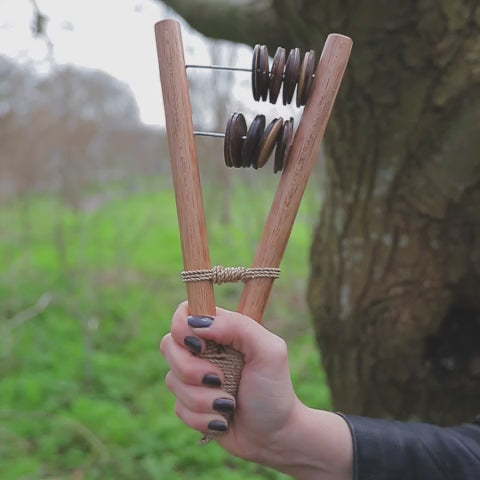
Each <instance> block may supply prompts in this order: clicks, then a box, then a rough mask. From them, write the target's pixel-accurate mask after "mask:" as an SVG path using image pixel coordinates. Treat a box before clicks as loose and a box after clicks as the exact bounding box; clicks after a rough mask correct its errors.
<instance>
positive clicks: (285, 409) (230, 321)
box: [160, 303, 353, 480]
mask: <svg viewBox="0 0 480 480" xmlns="http://www.w3.org/2000/svg"><path fill="white" fill-rule="evenodd" d="M187 317H188V309H187V304H186V303H182V304H181V305H180V306H179V307H178V309H177V311H176V312H175V314H174V316H173V321H172V329H171V333H169V334H167V335H166V336H165V337H164V338H163V340H162V342H161V345H160V349H161V351H162V353H163V355H164V356H165V358H166V359H167V361H168V363H169V365H170V368H171V370H170V372H169V373H168V374H167V378H166V382H167V386H168V388H169V389H170V390H171V391H172V392H173V393H174V394H175V395H176V397H177V403H176V406H175V410H176V413H177V415H178V416H179V417H180V419H181V420H182V421H183V422H185V423H186V424H187V425H189V426H190V427H192V428H194V429H196V430H199V431H200V432H207V431H209V430H212V429H213V430H216V431H218V430H223V429H225V430H226V431H225V434H223V435H219V436H218V438H217V442H218V443H219V444H220V445H221V446H222V447H224V448H225V449H226V450H228V451H229V452H230V453H232V454H233V455H235V456H238V457H241V458H244V459H246V460H249V461H253V462H256V463H262V464H265V465H268V466H271V467H273V468H276V469H278V470H281V471H284V472H286V473H290V474H295V476H296V477H297V478H300V477H301V478H305V479H306V478H316V479H319V478H325V479H327V478H328V479H334V478H335V479H342V480H343V479H350V478H351V458H352V456H353V454H352V452H351V450H352V448H351V437H350V432H349V430H348V427H347V426H346V423H345V421H344V420H343V419H342V418H341V417H339V416H338V415H334V414H332V413H329V412H322V411H318V410H312V409H309V408H307V407H306V406H305V405H303V404H302V403H301V402H300V400H299V399H298V398H297V396H296V394H295V392H294V389H293V386H292V382H291V379H290V368H289V362H288V350H287V346H286V343H285V341H284V340H282V339H281V338H280V337H278V336H276V335H274V334H272V333H271V332H269V331H268V330H267V329H265V328H264V327H263V326H261V325H259V324H258V323H257V322H255V321H254V320H252V319H251V318H249V317H247V316H245V315H242V314H239V313H236V312H231V311H228V310H224V309H221V308H217V314H216V316H215V318H214V319H212V320H211V321H210V320H209V319H208V318H207V319H204V320H202V319H195V318H193V320H192V319H191V318H190V319H189V320H188V321H187ZM192 325H193V326H192ZM206 340H213V341H215V342H217V343H219V344H222V345H230V346H232V347H233V348H235V349H236V350H239V351H241V352H242V353H243V354H244V356H245V366H244V369H243V372H242V378H241V382H240V388H239V393H238V398H237V401H236V403H235V399H234V398H232V397H231V396H230V395H228V394H227V393H225V392H224V391H223V390H221V383H222V382H223V380H224V377H223V373H222V371H221V370H220V368H219V367H217V366H216V365H214V364H212V363H211V362H209V361H208V360H205V359H202V358H198V357H197V356H195V355H197V354H199V353H200V352H201V351H203V350H204V348H205V341H206ZM194 354H195V355H194ZM229 406H230V407H231V408H232V409H233V410H234V416H233V418H232V420H231V421H230V424H229V425H227V424H226V421H225V418H224V417H223V416H222V415H221V412H220V411H219V410H218V408H219V407H221V408H223V409H226V408H227V407H229ZM337 434H338V435H340V438H341V440H342V442H341V443H340V444H339V443H338V442H336V441H335V435H337ZM332 435H333V442H332V438H331V436H332ZM322 441H325V442H326V443H325V444H324V445H323V447H322V448H320V446H319V445H322V443H319V442H322ZM343 441H345V443H346V445H347V447H346V448H344V451H340V453H339V452H337V450H338V449H339V448H343V447H344V445H343ZM310 453H311V455H310ZM337 453H339V455H340V456H339V458H338V462H337V459H336V456H338V455H337ZM332 455H333V457H332ZM333 460H335V462H333ZM337 463H338V464H339V465H340V467H339V465H337ZM338 467H339V468H338ZM343 474H345V476H343ZM328 475H330V476H328Z"/></svg>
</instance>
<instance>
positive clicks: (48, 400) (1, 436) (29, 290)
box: [0, 179, 330, 480]
mask: <svg viewBox="0 0 480 480" xmlns="http://www.w3.org/2000/svg"><path fill="white" fill-rule="evenodd" d="M265 182H266V184H265V185H262V184H260V183H258V181H257V183H256V184H255V183H254V182H253V181H252V185H249V186H246V185H245V183H242V182H240V181H238V182H237V184H236V185H235V186H234V187H235V188H232V198H231V205H232V212H231V221H230V223H229V224H227V225H226V224H222V222H221V221H220V218H221V209H222V198H221V197H220V196H219V195H220V194H219V192H218V191H217V190H218V189H216V188H213V186H210V187H209V186H208V185H207V187H206V188H205V189H204V190H205V192H206V193H205V201H206V205H207V213H208V228H209V242H210V248H211V256H212V262H213V263H214V264H223V265H245V266H248V265H249V264H250V263H251V261H252V258H253V255H254V252H255V248H256V245H257V243H258V240H259V238H260V234H261V230H262V228H263V225H264V221H265V217H266V214H267V212H268V209H269V205H270V202H271V198H272V195H273V194H272V191H273V190H272V188H273V187H272V185H273V183H272V181H270V180H268V181H265ZM107 193H108V195H106V194H107ZM102 194H103V195H104V201H103V202H102V203H100V204H99V205H97V208H95V209H93V210H85V209H74V208H71V207H68V206H66V205H65V204H63V203H62V202H61V201H60V200H59V199H58V198H56V197H54V196H33V197H31V198H26V199H23V201H22V202H19V203H16V204H12V205H9V206H5V207H4V208H3V209H2V210H1V211H0V264H1V270H0V478H2V479H7V480H10V479H24V480H27V479H75V480H79V479H102V480H108V479H117V480H121V479H137V478H141V479H152V480H154V479H162V480H164V479H167V480H168V479H190V478H192V479H193V478H195V479H196V480H202V479H205V480H206V479H207V478H208V479H210V478H216V479H218V480H221V479H225V480H226V479H228V480H232V479H233V480H235V479H245V478H249V479H280V478H285V476H283V475H281V474H278V473H276V472H273V471H271V470H268V469H265V468H262V467H258V466H256V465H253V464H248V463H247V462H243V461H241V460H238V459H234V458H232V457H230V456H229V455H228V454H226V453H225V452H223V451H222V450H221V449H220V447H218V445H216V444H211V445H208V446H206V447H198V446H197V443H198V440H199V436H200V434H198V433H197V432H194V431H192V430H190V429H188V428H187V427H185V426H184V425H183V424H182V423H181V422H180V420H179V419H178V418H177V417H176V416H175V414H174V412H173V406H174V398H173V396H172V395H171V394H170V393H169V392H168V390H167V389H166V387H165V385H164V377H165V374H166V373H167V370H168V367H167V364H166V362H165V360H164V359H163V358H162V357H161V355H160V354H159V352H158V344H159V341H160V339H161V338H162V336H163V335H164V334H165V333H166V332H167V331H168V329H169V324H170V319H171V314H172V312H173V310H174V309H175V307H176V305H177V304H178V302H180V301H181V300H183V299H184V297H185V289H184V286H183V285H182V283H181V281H180V277H179V271H180V270H181V268H182V259H181V251H180V242H179V236H178V227H177V219H176V210H175V204H174V195H173V193H172V191H171V190H170V188H169V187H168V186H166V182H165V181H162V180H161V179H150V180H149V181H145V182H144V183H143V184H142V188H141V189H140V190H136V191H135V192H133V193H132V192H130V193H128V194H127V189H126V188H124V186H122V185H120V184H119V185H109V186H108V188H107V187H106V186H94V187H91V189H90V190H89V192H85V195H89V196H94V195H102ZM318 208H319V206H318V199H317V198H316V195H315V192H307V195H306V198H305V201H304V203H303V204H302V208H301V211H300V212H299V216H298V221H297V223H296V226H295V228H294V231H293V232H292V237H291V241H290V243H289V247H288V249H287V252H286V254H285V258H284V262H283V264H282V268H283V273H282V277H281V278H280V279H279V280H278V281H277V282H276V284H275V287H274V291H273V294H272V297H271V299H270V303H269V307H268V309H267V312H266V315H265V325H266V326H267V328H270V329H271V330H273V331H275V332H277V333H279V334H281V335H282V336H284V337H285V338H286V339H287V341H288V343H289V348H290V351H291V363H292V376H293V379H294V383H295V386H296V389H297V392H298V394H299V396H300V398H301V399H302V400H304V401H305V402H306V403H307V404H309V405H311V406H314V407H324V408H328V406H329V404H330V403H329V402H330V400H329V392H328V388H327V386H326V383H325V377H324V373H323V371H322V370H321V368H320V366H319V358H318V353H317V351H316V348H315V345H314V341H313V337H312V333H311V329H310V327H309V320H308V312H307V309H306V306H305V300H304V295H305V279H306V277H307V275H308V254H309V247H310V241H311V233H312V227H313V225H314V222H315V220H316V216H317V214H318ZM240 292H241V286H239V285H233V286H232V285H226V286H221V287H217V289H216V299H217V303H218V304H219V305H221V306H225V307H227V308H235V306H236V303H237V301H238V298H239V294H240Z"/></svg>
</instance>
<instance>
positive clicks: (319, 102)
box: [238, 34, 352, 322]
mask: <svg viewBox="0 0 480 480" xmlns="http://www.w3.org/2000/svg"><path fill="white" fill-rule="evenodd" d="M351 49H352V40H351V39H350V38H349V37H345V36H343V35H338V34H331V35H329V36H328V38H327V41H326V42H325V46H324V49H323V52H322V56H321V57H320V61H319V63H318V67H317V71H316V74H315V80H314V83H313V86H312V91H311V93H310V97H309V100H308V102H307V105H306V106H305V110H304V112H303V115H302V118H301V120H300V124H299V126H298V129H297V132H296V134H295V138H294V141H293V145H292V148H291V150H290V154H289V160H288V164H287V167H286V169H285V170H284V172H283V174H282V177H281V179H280V183H279V185H278V189H277V193H276V195H275V198H274V200H273V204H272V207H271V210H270V213H269V216H268V219H267V223H266V225H265V229H264V231H263V236H262V238H261V240H260V244H259V246H258V249H257V253H256V255H255V259H254V261H253V267H275V268H278V267H279V266H280V263H281V260H282V256H283V253H284V251H285V248H286V246H287V242H288V238H289V236H290V232H291V230H292V227H293V222H294V221H295V217H296V215H297V212H298V208H299V206H300V202H301V200H302V196H303V192H304V191H305V187H306V186H307V182H308V177H309V176H310V173H311V171H312V168H313V165H314V162H315V160H316V158H317V156H318V153H319V150H320V143H321V140H322V137H323V134H324V132H325V128H326V126H327V122H328V119H329V117H330V112H331V111H332V107H333V104H334V102H335V97H336V96H337V92H338V89H339V88H340V83H341V80H342V77H343V74H344V72H345V68H346V66H347V62H348V58H349V56H350V52H351ZM273 281H274V279H271V278H259V279H254V280H249V281H248V282H247V283H246V285H245V288H244V290H243V294H242V297H241V299H240V304H239V307H238V311H239V312H241V313H244V314H245V315H248V316H249V317H251V318H254V319H255V320H257V322H261V321H262V317H263V313H264V311H265V307H266V305H267V301H268V297H269V295H270V291H271V289H272V286H273Z"/></svg>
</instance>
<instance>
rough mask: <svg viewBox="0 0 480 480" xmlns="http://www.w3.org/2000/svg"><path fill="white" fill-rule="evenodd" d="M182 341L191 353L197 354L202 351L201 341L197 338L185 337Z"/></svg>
mask: <svg viewBox="0 0 480 480" xmlns="http://www.w3.org/2000/svg"><path fill="white" fill-rule="evenodd" d="M183 343H184V344H185V346H186V347H187V348H188V349H189V350H190V351H191V352H192V353H195V354H197V355H198V354H199V353H200V352H201V351H202V342H201V341H200V340H199V339H198V338H195V337H185V338H184V339H183Z"/></svg>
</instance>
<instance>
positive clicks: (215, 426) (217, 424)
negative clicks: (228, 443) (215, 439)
mask: <svg viewBox="0 0 480 480" xmlns="http://www.w3.org/2000/svg"><path fill="white" fill-rule="evenodd" d="M227 428H228V426H227V424H226V423H225V422H222V421H221V420H212V421H211V422H210V423H209V424H208V429H209V430H214V431H215V432H226V431H227Z"/></svg>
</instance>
